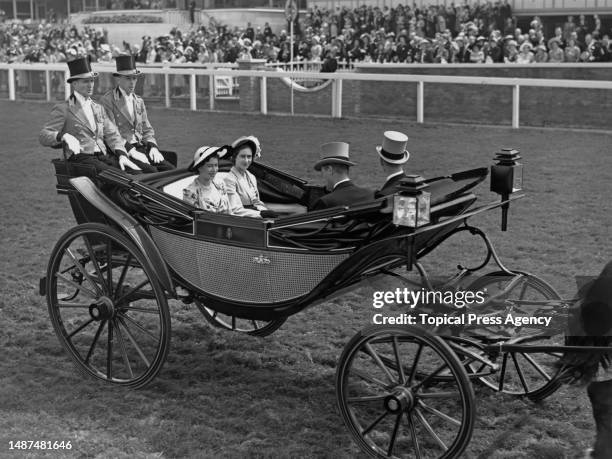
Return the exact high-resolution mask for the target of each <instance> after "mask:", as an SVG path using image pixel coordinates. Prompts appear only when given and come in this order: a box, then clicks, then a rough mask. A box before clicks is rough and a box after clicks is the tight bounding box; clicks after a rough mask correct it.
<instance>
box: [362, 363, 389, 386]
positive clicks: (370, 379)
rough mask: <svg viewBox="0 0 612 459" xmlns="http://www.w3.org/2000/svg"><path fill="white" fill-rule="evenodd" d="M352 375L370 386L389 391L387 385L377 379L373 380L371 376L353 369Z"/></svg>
mask: <svg viewBox="0 0 612 459" xmlns="http://www.w3.org/2000/svg"><path fill="white" fill-rule="evenodd" d="M353 374H355V375H356V376H358V377H360V378H361V379H363V380H364V381H367V382H369V383H371V384H374V385H375V386H379V387H381V388H382V389H385V390H387V389H389V387H390V386H389V385H387V384H385V383H384V382H382V381H381V380H380V379H378V378H374V377H373V376H370V375H369V374H367V373H365V372H363V371H361V370H358V369H356V368H355V369H353Z"/></svg>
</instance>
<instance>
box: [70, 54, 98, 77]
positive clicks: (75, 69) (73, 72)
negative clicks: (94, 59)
mask: <svg viewBox="0 0 612 459" xmlns="http://www.w3.org/2000/svg"><path fill="white" fill-rule="evenodd" d="M68 69H69V70H70V78H68V79H67V80H66V81H67V82H68V83H72V82H73V81H74V80H82V79H84V78H97V77H98V72H94V71H92V70H91V66H90V65H89V59H88V58H87V57H80V58H78V59H74V60H73V61H70V62H68Z"/></svg>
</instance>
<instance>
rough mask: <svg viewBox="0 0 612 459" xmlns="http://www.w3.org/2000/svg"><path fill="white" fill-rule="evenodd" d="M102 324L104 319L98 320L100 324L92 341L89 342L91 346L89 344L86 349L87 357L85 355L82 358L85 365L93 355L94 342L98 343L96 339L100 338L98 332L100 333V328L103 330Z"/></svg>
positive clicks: (104, 321)
mask: <svg viewBox="0 0 612 459" xmlns="http://www.w3.org/2000/svg"><path fill="white" fill-rule="evenodd" d="M104 325H106V320H103V321H102V322H100V326H99V327H98V330H97V331H96V334H95V336H94V339H93V341H92V342H91V346H89V351H87V357H85V360H84V362H85V364H86V365H87V364H89V359H90V358H91V356H92V355H93V352H94V349H95V347H96V344H97V343H98V339H99V338H100V334H102V330H104Z"/></svg>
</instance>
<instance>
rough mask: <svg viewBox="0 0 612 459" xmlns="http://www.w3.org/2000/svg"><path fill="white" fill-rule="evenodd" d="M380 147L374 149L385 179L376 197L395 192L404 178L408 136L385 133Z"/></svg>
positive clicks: (408, 154) (407, 155)
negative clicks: (378, 157)
mask: <svg viewBox="0 0 612 459" xmlns="http://www.w3.org/2000/svg"><path fill="white" fill-rule="evenodd" d="M383 135H384V138H383V142H382V145H379V146H377V147H376V151H377V152H378V156H380V165H381V167H382V169H383V171H384V172H385V174H386V176H387V178H386V179H385V183H384V184H383V186H382V188H381V189H380V190H379V191H377V192H376V196H377V197H380V196H387V195H390V194H393V193H395V192H396V191H397V188H398V186H399V183H400V182H401V181H402V179H404V178H406V174H405V173H404V163H405V162H406V161H408V158H409V157H410V153H408V150H406V145H407V144H408V136H407V135H406V134H402V133H401V132H397V131H386V132H385V133H384V134H383Z"/></svg>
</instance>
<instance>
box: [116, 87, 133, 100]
mask: <svg viewBox="0 0 612 459" xmlns="http://www.w3.org/2000/svg"><path fill="white" fill-rule="evenodd" d="M119 91H121V94H123V97H125V98H126V99H127V100H132V97H134V94H133V93H132V94H128V93H127V92H125V91H124V90H123V88H122V87H119Z"/></svg>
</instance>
